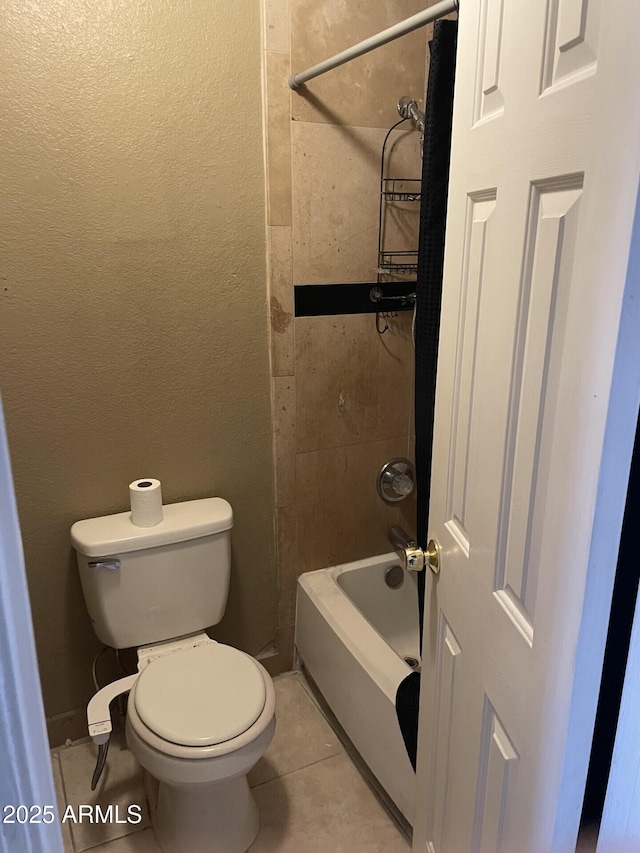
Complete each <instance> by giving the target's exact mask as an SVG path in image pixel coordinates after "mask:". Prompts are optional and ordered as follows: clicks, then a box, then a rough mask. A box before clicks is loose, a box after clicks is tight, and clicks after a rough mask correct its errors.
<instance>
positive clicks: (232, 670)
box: [71, 498, 275, 853]
mask: <svg viewBox="0 0 640 853" xmlns="http://www.w3.org/2000/svg"><path fill="white" fill-rule="evenodd" d="M232 525H233V512H232V509H231V506H230V505H229V504H228V503H227V501H225V500H223V499H222V498H205V499H202V500H195V501H187V502H184V503H177V504H169V505H166V506H165V507H163V520H162V521H161V522H160V523H159V524H157V525H156V526H155V527H135V526H134V525H133V524H132V523H131V513H130V512H123V513H118V514H116V515H109V516H104V517H102V518H91V519H86V520H84V521H78V522H76V523H75V524H74V525H73V527H72V528H71V541H72V543H73V546H74V548H75V550H76V552H77V556H78V567H79V570H80V580H81V583H82V590H83V593H84V598H85V601H86V605H87V610H88V612H89V617H90V619H91V622H92V624H93V628H94V631H95V633H96V634H97V636H98V638H99V639H100V640H101V641H102V642H103V643H105V644H106V645H108V646H112V647H113V648H115V649H123V648H130V647H132V646H135V647H136V648H137V651H138V673H137V676H133V677H131V676H130V677H129V678H127V679H123V685H124V686H123V688H122V689H121V690H120V691H118V688H117V686H116V687H115V689H114V686H113V685H109V687H108V688H105V690H110V691H111V692H110V694H109V695H108V697H107V700H106V702H105V703H104V704H105V708H107V709H108V702H109V701H111V699H112V698H113V696H114V695H117V693H118V692H123V690H125V689H126V690H130V692H129V700H128V706H127V721H126V738H127V743H128V746H129V748H130V750H131V752H132V753H133V755H134V756H135V757H136V758H137V760H138V761H139V762H140V764H141V765H142V767H143V768H144V769H145V770H146V771H147V773H148V774H149V776H150V777H151V778H152V780H157V782H155V783H153V784H152V785H151V786H150V787H152V788H154V789H155V790H156V793H157V798H156V802H155V804H154V807H152V809H151V811H152V815H151V822H152V826H153V828H154V832H155V834H156V838H157V841H158V844H159V845H160V847H161V848H162V850H163V851H164V853H184V851H189V853H205V851H206V852H207V853H243V851H245V850H247V848H248V847H249V846H250V844H251V843H252V842H253V840H254V838H255V837H256V835H257V833H258V829H259V825H260V818H259V815H258V810H257V807H256V805H255V802H254V800H253V796H252V794H251V791H250V789H249V785H248V782H247V773H248V772H249V771H250V770H251V768H252V767H253V766H254V765H255V764H256V762H257V761H258V760H259V759H260V757H261V756H262V755H263V754H264V752H265V750H266V749H267V747H268V746H269V743H270V742H271V739H272V738H273V734H274V731H275V692H274V687H273V682H272V681H271V678H270V676H269V674H268V673H267V671H266V670H265V669H264V667H262V666H261V664H260V663H258V661H256V660H255V659H254V658H252V657H250V656H249V655H248V654H245V653H244V652H242V651H240V650H239V649H235V648H232V647H231V646H227V645H223V644H222V643H218V642H216V641H214V640H212V639H211V638H210V637H209V636H208V635H207V634H206V633H205V628H207V627H209V626H211V625H216V624H217V623H218V622H219V621H220V620H221V619H222V616H223V614H224V611H225V608H226V604H227V595H228V591H229V577H230V572H231V548H230V531H231V527H232ZM116 685H117V683H116ZM98 696H99V694H97V697H98ZM97 697H94V698H97ZM92 702H93V700H92ZM89 707H90V709H91V704H90V706H89ZM106 717H107V722H106V723H104V724H101V725H102V726H103V729H104V731H105V732H107V731H110V729H111V724H110V721H109V717H108V711H107V713H106ZM89 722H90V724H91V722H92V720H91V712H90V713H89ZM89 728H90V733H92V734H93V732H94V731H98V730H100V726H94V727H93V729H92V726H91V725H90V727H89ZM107 737H108V734H105V735H104V736H103V737H102V738H98V737H96V738H94V739H95V740H96V741H97V742H99V741H100V740H102V742H104V741H105V740H106V739H107Z"/></svg>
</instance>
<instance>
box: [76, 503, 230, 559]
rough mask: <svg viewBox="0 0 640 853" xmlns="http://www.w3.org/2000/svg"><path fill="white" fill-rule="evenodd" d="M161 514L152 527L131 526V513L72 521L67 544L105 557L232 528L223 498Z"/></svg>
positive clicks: (179, 505)
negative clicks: (160, 518)
mask: <svg viewBox="0 0 640 853" xmlns="http://www.w3.org/2000/svg"><path fill="white" fill-rule="evenodd" d="M162 514H163V519H162V521H161V522H160V524H156V525H155V527H135V526H134V525H133V524H132V523H131V512H119V513H116V514H115V515H105V516H102V517H101V518H87V519H85V520H84V521H76V523H75V524H74V525H73V526H72V527H71V543H72V545H73V547H74V548H75V549H76V551H79V552H80V553H81V554H84V555H85V556H87V557H107V556H110V555H113V554H124V553H128V552H130V551H142V550H143V549H144V548H157V547H159V546H161V545H172V544H174V543H175V542H186V541H188V540H190V539H200V538H201V537H203V536H210V535H211V534H212V533H222V532H224V531H225V530H230V529H231V528H232V527H233V510H232V509H231V506H230V505H229V504H228V503H227V501H225V500H224V498H202V499H201V500H196V501H185V502H183V503H176V504H167V505H165V506H163V508H162Z"/></svg>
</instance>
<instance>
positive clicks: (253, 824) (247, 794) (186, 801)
mask: <svg viewBox="0 0 640 853" xmlns="http://www.w3.org/2000/svg"><path fill="white" fill-rule="evenodd" d="M154 818H155V819H154V820H153V821H152V826H153V830H154V832H155V835H156V839H157V841H158V844H159V845H160V847H161V849H162V851H163V853H185V851H189V853H245V851H246V850H247V849H248V848H249V846H250V845H251V844H252V842H253V840H254V839H255V837H256V835H257V834H258V830H259V829H260V815H259V813H258V808H257V806H256V804H255V801H254V799H253V795H252V793H251V791H250V789H249V783H248V782H247V777H246V776H236V777H235V778H234V779H226V780H223V781H221V782H215V783H212V784H210V785H169V784H167V783H166V782H160V785H159V788H158V801H157V808H156V810H155V815H154Z"/></svg>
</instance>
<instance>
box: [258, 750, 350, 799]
mask: <svg viewBox="0 0 640 853" xmlns="http://www.w3.org/2000/svg"><path fill="white" fill-rule="evenodd" d="M339 746H340V749H341V750H342V751H341V752H336V753H335V755H325V756H324V757H323V758H317V759H316V760H315V761H312V762H310V763H309V764H305V766H304V767H298V768H296V769H295V770H289V771H288V772H287V773H279V774H278V775H277V776H274V777H273V779H266V780H265V781H264V782H260V783H259V784H257V785H254V786H253V787H252V788H251V790H252V791H255V790H256V789H257V788H262V786H263V785H269V784H270V783H271V782H277V781H278V779H286V778H287V776H294V775H295V774H296V773H302V772H303V770H308V769H309V768H310V767H315V766H316V764H322V762H323V761H331V759H333V758H340V757H341V756H342V755H346V754H347V753H346V751H345V750H344V748H343V747H342V744H339Z"/></svg>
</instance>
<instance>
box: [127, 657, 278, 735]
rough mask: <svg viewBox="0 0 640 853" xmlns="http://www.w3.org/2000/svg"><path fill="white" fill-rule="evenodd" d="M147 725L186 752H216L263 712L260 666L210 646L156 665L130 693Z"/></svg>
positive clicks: (150, 666)
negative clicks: (196, 749) (197, 749)
mask: <svg viewBox="0 0 640 853" xmlns="http://www.w3.org/2000/svg"><path fill="white" fill-rule="evenodd" d="M132 696H133V700H134V706H135V710H136V713H137V716H138V717H139V719H140V721H141V722H142V723H143V725H144V726H145V727H146V728H147V729H148V730H149V731H150V732H153V734H155V735H156V736H157V737H158V738H161V739H162V740H163V741H168V742H169V743H172V744H176V745H178V746H183V747H200V748H203V747H215V746H216V745H218V744H223V743H226V742H227V741H230V740H233V739H234V738H237V737H238V736H239V735H241V734H243V733H244V732H246V731H247V730H248V729H250V728H251V727H252V726H253V725H254V723H255V722H256V720H258V718H259V717H260V715H261V714H262V712H263V710H264V708H265V701H266V687H265V680H264V677H263V674H262V671H261V667H260V666H259V664H258V663H257V662H256V661H255V660H254V659H253V658H251V657H249V655H246V654H245V653H244V652H241V651H239V650H238V649H234V648H232V647H231V646H225V645H223V644H221V643H215V642H211V643H207V644H206V645H200V646H195V647H192V648H189V649H183V650H180V651H175V652H172V653H169V654H166V655H162V656H160V657H157V658H155V659H154V660H152V661H151V662H150V663H149V664H148V665H147V666H146V667H145V668H144V670H143V671H142V672H141V673H140V675H139V677H138V680H137V682H136V685H135V690H134V691H132Z"/></svg>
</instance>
